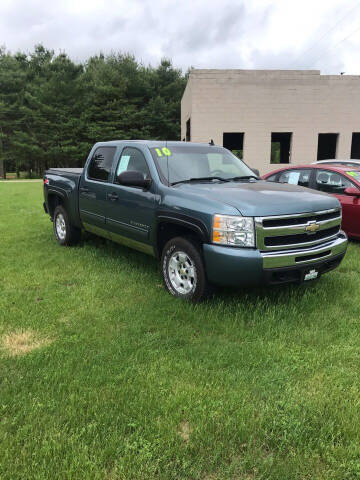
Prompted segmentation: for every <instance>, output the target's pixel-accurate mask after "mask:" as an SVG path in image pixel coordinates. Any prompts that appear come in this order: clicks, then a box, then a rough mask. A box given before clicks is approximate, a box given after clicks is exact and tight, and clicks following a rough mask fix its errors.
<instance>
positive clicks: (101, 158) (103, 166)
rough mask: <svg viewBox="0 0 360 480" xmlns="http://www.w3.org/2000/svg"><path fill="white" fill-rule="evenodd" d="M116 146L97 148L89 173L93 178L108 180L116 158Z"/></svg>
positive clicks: (102, 180)
mask: <svg viewBox="0 0 360 480" xmlns="http://www.w3.org/2000/svg"><path fill="white" fill-rule="evenodd" d="M115 150H116V147H100V148H97V149H96V150H95V152H94V155H93V156H92V159H91V161H90V164H89V167H88V171H87V175H88V177H89V178H90V179H92V180H99V181H101V182H107V181H108V180H109V174H110V171H111V167H112V163H113V160H114V155H115Z"/></svg>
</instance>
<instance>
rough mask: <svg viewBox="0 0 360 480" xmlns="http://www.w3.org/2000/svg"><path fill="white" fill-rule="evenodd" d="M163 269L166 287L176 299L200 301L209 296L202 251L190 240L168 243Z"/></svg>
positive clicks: (174, 239) (175, 239)
mask: <svg viewBox="0 0 360 480" xmlns="http://www.w3.org/2000/svg"><path fill="white" fill-rule="evenodd" d="M161 269H162V275H163V279H164V283H165V286H166V288H167V290H168V291H169V292H170V293H171V295H173V296H174V297H179V298H183V299H184V300H192V301H200V300H203V299H204V298H205V297H206V296H208V295H209V293H210V286H209V284H208V281H207V278H206V273H205V267H204V262H203V259H202V255H201V251H200V249H199V247H198V246H197V244H196V243H195V242H193V241H191V240H190V239H187V238H182V237H176V238H173V239H171V240H169V241H168V242H167V244H166V245H165V247H164V250H163V253H162V257H161Z"/></svg>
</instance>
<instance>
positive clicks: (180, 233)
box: [44, 140, 347, 301]
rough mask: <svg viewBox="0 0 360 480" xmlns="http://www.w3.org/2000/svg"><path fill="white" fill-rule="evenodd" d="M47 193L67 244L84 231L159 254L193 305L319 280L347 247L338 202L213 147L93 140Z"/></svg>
mask: <svg viewBox="0 0 360 480" xmlns="http://www.w3.org/2000/svg"><path fill="white" fill-rule="evenodd" d="M44 196H45V202H44V209H45V212H46V213H48V214H49V215H50V218H51V220H52V221H53V224H54V233H55V236H56V238H57V240H58V242H59V244H60V245H73V244H75V243H77V242H79V240H80V237H81V232H82V230H85V231H88V232H92V233H94V234H96V235H100V236H101V237H105V238H107V239H110V240H113V241H115V242H119V243H122V244H124V245H126V246H128V247H131V248H135V249H137V250H140V251H141V252H144V253H148V254H150V255H153V256H154V257H156V258H158V259H159V260H160V263H161V273H162V276H163V279H164V284H165V286H166V288H167V290H168V291H169V292H170V293H171V294H172V295H174V296H176V297H181V298H184V299H191V300H194V301H196V300H200V299H202V298H204V297H205V296H206V295H207V294H208V293H209V292H210V290H211V289H212V288H213V286H214V285H225V286H226V285H228V286H230V285H231V286H250V285H264V284H286V283H291V282H298V283H300V282H303V281H307V280H313V279H315V278H318V277H320V275H322V274H323V273H325V272H328V271H329V270H332V269H334V268H336V267H337V266H338V265H339V263H340V262H341V260H342V259H343V257H344V255H345V252H346V248H347V237H346V235H345V233H344V232H343V231H342V230H341V207H340V204H339V201H338V200H337V199H336V198H333V197H330V196H328V195H326V194H323V193H320V192H315V191H311V190H309V189H306V188H303V187H298V186H295V185H288V184H278V183H272V182H266V181H263V180H261V179H259V177H258V176H257V175H256V174H255V173H254V171H253V170H251V169H250V168H249V167H248V166H247V165H245V163H244V162H242V161H241V160H239V159H238V158H237V157H236V156H234V155H233V154H232V153H231V152H229V151H228V150H226V149H225V148H222V147H218V146H215V145H212V144H200V143H185V142H163V141H147V140H144V141H140V140H132V141H111V142H100V143H96V144H95V145H94V147H93V148H92V150H91V152H90V154H89V157H88V159H87V161H86V164H85V167H84V168H83V169H71V168H69V169H67V168H51V169H50V170H47V171H46V173H45V175H44Z"/></svg>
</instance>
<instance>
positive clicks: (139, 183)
mask: <svg viewBox="0 0 360 480" xmlns="http://www.w3.org/2000/svg"><path fill="white" fill-rule="evenodd" d="M116 180H117V182H118V183H119V184H120V185H124V186H125V187H140V188H143V189H144V190H147V189H148V188H150V185H151V180H150V179H149V178H144V175H143V174H142V173H141V172H137V171H135V170H126V171H125V172H122V173H120V175H118V176H117V177H116Z"/></svg>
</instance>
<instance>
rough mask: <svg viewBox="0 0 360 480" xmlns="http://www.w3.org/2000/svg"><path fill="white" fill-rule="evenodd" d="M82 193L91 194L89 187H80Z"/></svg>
mask: <svg viewBox="0 0 360 480" xmlns="http://www.w3.org/2000/svg"><path fill="white" fill-rule="evenodd" d="M80 192H81V193H89V189H88V188H87V187H80Z"/></svg>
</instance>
